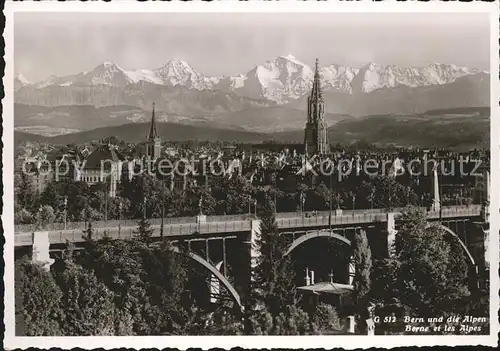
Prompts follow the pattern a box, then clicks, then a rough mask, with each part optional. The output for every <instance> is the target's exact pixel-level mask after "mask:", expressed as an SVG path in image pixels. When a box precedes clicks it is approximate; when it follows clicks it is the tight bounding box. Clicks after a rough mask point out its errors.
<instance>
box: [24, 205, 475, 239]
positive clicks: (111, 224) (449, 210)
mask: <svg viewBox="0 0 500 351" xmlns="http://www.w3.org/2000/svg"><path fill="white" fill-rule="evenodd" d="M402 210H403V208H395V209H393V210H392V212H396V213H398V212H401V211H402ZM480 211H481V206H480V205H470V206H465V205H463V206H446V207H444V206H443V208H442V211H441V215H443V216H449V215H459V214H460V215H463V216H478V215H479V214H480ZM386 213H387V210H385V209H363V210H343V211H342V216H347V217H349V216H358V215H359V216H362V217H359V218H366V216H380V215H385V214H386ZM436 213H437V215H436ZM429 215H430V216H431V218H438V217H439V212H429ZM329 216H330V212H329V211H320V212H317V213H313V212H310V211H309V212H279V213H277V214H276V219H277V220H281V219H289V220H300V221H304V220H306V219H308V218H313V220H312V222H311V220H309V222H310V223H314V218H320V217H329ZM342 216H336V215H335V211H333V212H332V218H338V217H342ZM251 218H254V215H253V214H251V215H249V214H242V215H222V216H206V222H207V223H219V222H234V221H249V219H251ZM304 218H305V219H304ZM377 218H378V217H377ZM148 220H149V222H150V223H151V225H152V226H159V225H160V224H161V218H150V219H148ZM348 220H350V219H348ZM137 221H138V220H136V219H135V220H130V219H129V220H121V221H118V220H109V221H95V222H92V227H93V228H117V227H118V225H120V226H121V227H122V228H124V227H137ZM196 221H197V218H196V217H167V218H164V220H163V224H164V225H165V226H169V225H180V224H192V225H198V224H197V222H196ZM336 221H338V219H337V220H336ZM340 224H342V223H340ZM86 225H88V223H86V222H68V223H67V224H66V230H80V231H83V230H84V229H85V228H86ZM39 230H46V231H63V230H64V223H51V224H47V225H44V226H43V227H41V228H40V227H39V226H38V225H36V224H26V225H15V233H33V232H35V231H39Z"/></svg>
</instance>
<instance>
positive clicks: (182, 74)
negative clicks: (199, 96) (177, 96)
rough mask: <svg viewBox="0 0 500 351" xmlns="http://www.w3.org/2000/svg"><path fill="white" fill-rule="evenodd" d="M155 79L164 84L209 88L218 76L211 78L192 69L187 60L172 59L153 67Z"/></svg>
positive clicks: (199, 88) (201, 88)
mask: <svg viewBox="0 0 500 351" xmlns="http://www.w3.org/2000/svg"><path fill="white" fill-rule="evenodd" d="M152 73H153V74H154V76H155V77H157V80H158V81H159V82H161V83H159V84H164V85H168V84H170V85H172V86H176V85H181V86H184V87H187V88H189V89H197V90H206V89H208V90H211V89H214V85H215V83H217V82H218V81H219V79H218V78H211V77H207V76H205V75H203V74H202V73H200V72H198V71H196V70H195V69H193V68H192V67H191V66H190V65H189V64H188V63H187V62H185V61H182V60H179V59H173V60H170V61H169V62H168V63H167V64H166V65H165V66H163V67H160V68H158V69H155V70H154V71H153V72H152Z"/></svg>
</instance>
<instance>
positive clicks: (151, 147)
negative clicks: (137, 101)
mask: <svg viewBox="0 0 500 351" xmlns="http://www.w3.org/2000/svg"><path fill="white" fill-rule="evenodd" d="M160 153H161V138H160V135H159V134H158V129H157V127H156V118H155V104H154V103H153V115H152V116H151V125H150V126H149V133H148V137H147V139H146V158H147V159H148V160H150V161H155V160H156V159H157V158H158V157H160Z"/></svg>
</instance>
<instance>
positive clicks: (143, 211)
mask: <svg viewBox="0 0 500 351" xmlns="http://www.w3.org/2000/svg"><path fill="white" fill-rule="evenodd" d="M142 217H143V218H144V219H146V196H144V198H143V199H142Z"/></svg>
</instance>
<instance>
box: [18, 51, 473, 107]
mask: <svg viewBox="0 0 500 351" xmlns="http://www.w3.org/2000/svg"><path fill="white" fill-rule="evenodd" d="M479 72H480V71H478V70H476V69H469V68H466V67H457V66H455V65H452V64H439V63H433V64H431V65H429V66H427V67H398V66H394V65H378V64H375V63H369V64H367V65H365V66H363V67H361V68H354V67H349V66H341V65H336V64H330V65H326V66H322V67H321V68H320V74H321V77H322V85H323V88H324V89H325V91H335V92H343V93H348V94H358V93H369V92H372V91H375V90H377V89H381V88H394V87H397V86H407V87H421V86H430V85H443V84H450V83H452V82H454V81H455V80H456V79H457V78H459V77H463V76H467V75H473V74H477V73H479ZM313 76H314V71H313V68H312V67H311V66H309V65H307V64H306V63H304V62H302V61H300V60H299V59H297V58H296V57H294V56H293V55H291V54H290V55H287V56H279V57H277V58H274V59H273V60H269V61H266V62H264V63H263V64H259V65H257V66H255V67H253V68H252V69H250V70H249V71H248V72H246V73H242V74H239V75H237V76H232V77H211V76H207V75H204V74H203V73H201V72H198V71H196V70H195V69H194V68H192V67H191V66H190V65H189V64H188V63H187V62H185V61H182V60H179V59H173V60H171V61H169V62H167V63H166V64H165V65H164V66H162V67H160V68H157V69H153V70H151V69H139V70H126V69H123V68H121V67H120V66H118V65H117V64H116V63H112V62H105V63H103V64H101V65H99V66H97V67H96V68H94V69H93V70H92V71H89V72H81V73H78V74H75V75H70V76H64V77H54V76H52V77H49V78H48V79H47V80H45V81H43V82H39V83H36V84H34V85H32V87H34V88H37V89H41V88H45V87H49V86H70V85H77V86H81V85H85V86H96V85H108V86H112V87H118V88H124V87H126V86H127V85H129V84H134V83H138V82H140V81H146V82H148V83H153V84H157V85H166V86H177V85H180V86H182V87H185V88H188V89H196V90H199V91H202V90H221V91H223V92H226V93H234V94H237V95H239V96H241V97H247V98H252V99H265V100H270V101H274V102H277V103H279V104H283V103H287V102H290V101H293V100H296V99H298V98H300V97H301V96H304V95H305V94H307V93H308V92H309V90H310V89H311V87H312V80H313ZM16 82H17V80H16ZM16 84H18V83H16ZM28 84H29V83H28V82H27V81H26V82H24V83H21V81H19V84H18V86H19V87H23V86H26V85H28ZM16 90H17V89H16Z"/></svg>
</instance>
